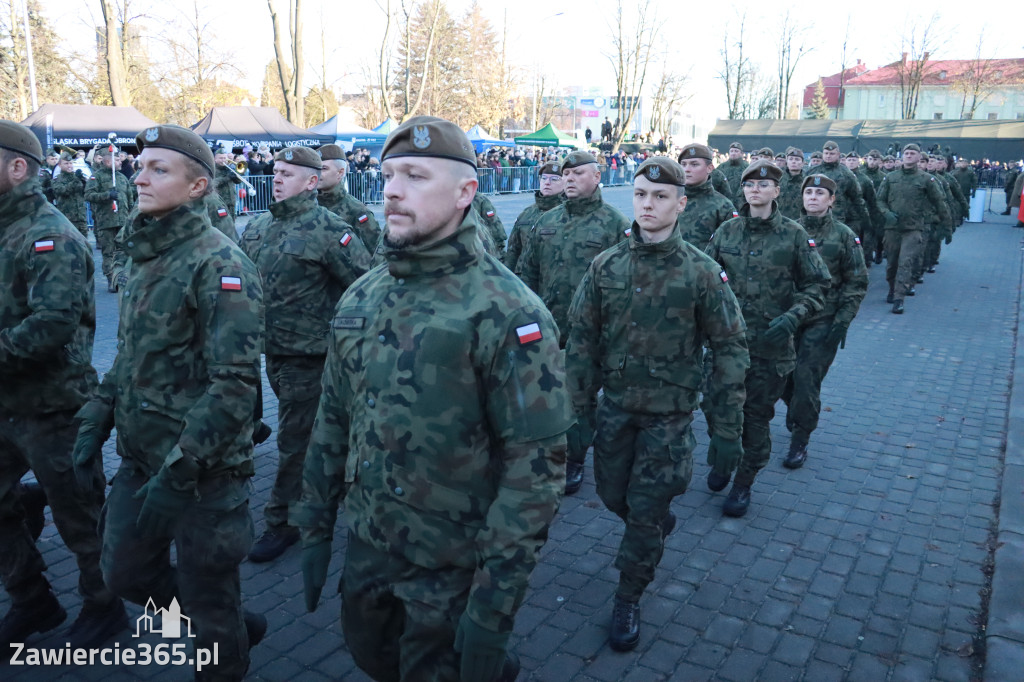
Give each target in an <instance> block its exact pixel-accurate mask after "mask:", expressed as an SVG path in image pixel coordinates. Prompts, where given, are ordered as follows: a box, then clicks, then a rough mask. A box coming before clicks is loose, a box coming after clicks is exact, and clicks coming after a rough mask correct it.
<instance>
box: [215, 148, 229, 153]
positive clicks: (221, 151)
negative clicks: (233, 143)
mask: <svg viewBox="0 0 1024 682" xmlns="http://www.w3.org/2000/svg"><path fill="white" fill-rule="evenodd" d="M215 153H217V154H230V153H231V150H230V149H228V148H227V147H223V146H221V147H217V151H216V152H215Z"/></svg>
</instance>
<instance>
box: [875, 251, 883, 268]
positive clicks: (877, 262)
mask: <svg viewBox="0 0 1024 682" xmlns="http://www.w3.org/2000/svg"><path fill="white" fill-rule="evenodd" d="M881 264H882V252H881V251H875V265H881Z"/></svg>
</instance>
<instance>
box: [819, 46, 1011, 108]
mask: <svg viewBox="0 0 1024 682" xmlns="http://www.w3.org/2000/svg"><path fill="white" fill-rule="evenodd" d="M906 58H907V55H906V53H904V54H903V59H901V60H900V61H895V62H893V63H892V64H887V65H885V66H882V67H879V68H877V69H873V70H871V71H868V72H866V73H863V74H861V75H859V76H857V77H855V78H853V79H851V80H848V81H847V82H846V85H849V86H851V87H852V86H857V85H899V84H900V65H901V64H903V63H904V62H905V61H906ZM925 59H926V63H925V69H924V79H923V80H922V81H921V84H922V85H931V86H942V85H952V84H953V83H955V82H957V80H958V79H960V78H962V77H963V76H965V75H969V74H971V73H972V72H974V73H983V74H985V77H986V80H987V81H989V82H991V83H993V84H999V83H1005V84H1007V85H1010V84H1015V83H1019V82H1020V81H1021V79H1022V78H1024V59H982V60H977V59H940V60H934V59H927V54H926V55H925ZM943 74H945V75H943ZM805 99H806V97H805ZM805 106H809V105H805ZM830 106H831V105H830Z"/></svg>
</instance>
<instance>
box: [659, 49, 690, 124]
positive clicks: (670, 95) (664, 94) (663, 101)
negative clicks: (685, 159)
mask: <svg viewBox="0 0 1024 682" xmlns="http://www.w3.org/2000/svg"><path fill="white" fill-rule="evenodd" d="M662 63H663V65H664V68H663V70H662V72H661V76H660V78H659V79H658V85H657V87H655V89H654V97H653V99H652V102H651V124H650V132H651V135H652V136H655V135H657V136H661V137H664V138H667V137H668V136H669V135H671V134H672V121H673V119H674V118H675V109H676V106H677V105H680V104H682V103H684V102H686V101H687V100H689V99H690V98H691V97H693V95H692V94H691V95H686V96H685V97H684V96H683V89H684V88H685V87H686V85H687V83H688V82H689V79H690V74H689V73H685V74H680V73H675V72H673V71H671V70H670V69H669V64H668V61H667V60H665V61H663V62H662Z"/></svg>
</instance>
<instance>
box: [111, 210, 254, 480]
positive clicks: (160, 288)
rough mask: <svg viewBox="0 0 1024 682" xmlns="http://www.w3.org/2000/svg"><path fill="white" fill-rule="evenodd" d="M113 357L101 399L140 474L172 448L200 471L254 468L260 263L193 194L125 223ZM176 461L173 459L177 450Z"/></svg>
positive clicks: (121, 449) (120, 448)
mask: <svg viewBox="0 0 1024 682" xmlns="http://www.w3.org/2000/svg"><path fill="white" fill-rule="evenodd" d="M123 239H124V248H125V251H126V252H127V253H128V256H129V260H128V265H127V277H128V281H127V284H126V285H125V287H124V289H122V291H121V300H120V312H121V320H120V324H119V326H118V330H117V356H116V357H115V358H114V364H113V366H112V367H111V369H110V371H109V372H107V374H106V376H105V377H104V378H103V383H102V384H101V385H100V388H99V391H98V393H97V397H96V398H95V399H94V401H96V402H98V403H101V404H102V405H103V406H104V407H105V408H106V409H108V410H109V409H113V415H114V424H115V426H116V427H117V452H118V454H119V455H120V456H121V457H122V458H124V459H126V460H129V461H130V462H131V463H132V464H133V465H134V466H135V467H136V468H137V469H139V470H140V471H142V472H143V473H144V474H147V475H153V474H155V473H156V472H157V471H158V470H159V469H160V467H161V466H162V465H163V464H164V462H165V461H167V460H168V459H170V458H175V457H177V456H180V455H186V456H190V457H192V458H195V460H196V461H198V463H199V466H200V470H201V472H202V473H201V474H200V478H204V477H207V476H209V477H214V476H217V475H221V474H225V473H231V474H234V475H239V476H251V475H252V474H253V459H252V424H253V421H252V415H253V410H254V409H255V406H256V390H257V388H256V387H257V384H258V383H259V381H260V378H259V377H260V346H261V334H262V325H261V313H262V301H263V290H262V288H261V286H260V278H259V273H258V272H257V271H256V266H255V265H253V264H252V262H251V261H250V260H249V259H248V258H246V257H245V255H244V254H243V253H242V252H241V251H240V250H239V248H238V247H237V246H236V245H235V244H234V243H232V242H231V240H229V239H228V238H227V237H225V236H224V235H223V234H221V233H220V232H218V231H217V230H214V229H212V228H211V226H210V221H209V219H208V218H207V217H206V208H205V206H204V205H203V203H202V202H199V201H195V202H191V203H188V204H185V205H183V206H180V207H179V208H177V209H175V210H174V211H172V212H171V213H169V214H168V215H166V216H164V217H163V218H159V219H154V218H151V217H149V216H144V215H139V216H136V217H135V219H134V221H133V222H132V223H131V224H130V225H128V226H127V227H126V228H125V231H124V234H123ZM172 461H173V460H172Z"/></svg>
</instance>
